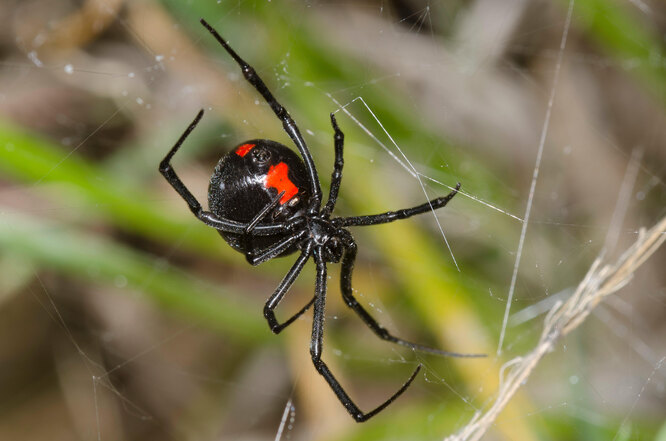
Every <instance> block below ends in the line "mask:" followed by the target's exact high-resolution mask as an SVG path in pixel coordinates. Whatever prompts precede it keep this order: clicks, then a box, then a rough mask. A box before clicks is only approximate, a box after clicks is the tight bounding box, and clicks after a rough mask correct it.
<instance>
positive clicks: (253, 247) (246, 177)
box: [208, 139, 310, 256]
mask: <svg viewBox="0 0 666 441" xmlns="http://www.w3.org/2000/svg"><path fill="white" fill-rule="evenodd" d="M248 144H249V145H254V147H253V148H252V149H251V150H249V151H248V152H247V153H246V154H245V155H243V156H241V155H240V154H238V153H237V152H238V149H239V147H242V146H245V145H248ZM280 163H284V164H286V166H287V169H288V178H289V180H290V181H291V182H292V183H293V184H294V185H295V186H296V188H297V189H298V193H297V194H296V195H294V196H293V197H291V198H290V199H289V200H288V201H287V202H285V203H284V204H280V203H278V204H277V205H276V206H275V208H273V209H272V210H271V211H270V212H269V213H268V215H267V216H266V217H265V218H264V220H262V222H260V223H259V225H266V224H272V223H275V222H284V221H286V220H288V219H290V218H292V217H294V216H300V215H302V214H303V213H304V212H305V209H306V208H307V203H308V202H309V196H310V195H309V191H308V182H307V173H306V171H305V165H304V164H303V161H302V160H301V158H299V157H298V155H297V154H296V153H295V152H294V151H293V150H291V149H289V148H288V147H287V146H285V145H284V144H280V143H279V142H275V141H270V140H267V139H253V140H250V141H247V142H244V143H243V144H240V145H239V146H237V147H236V148H234V149H233V150H232V151H231V152H229V153H227V154H226V155H225V156H223V157H222V159H220V161H219V162H218V163H217V166H216V167H215V170H214V171H213V175H212V176H211V178H210V184H209V186H208V207H209V209H210V211H211V212H213V213H214V214H216V215H217V216H219V217H222V218H226V219H231V220H234V221H237V222H240V223H249V222H250V221H252V220H253V219H254V218H255V216H257V214H259V212H261V210H262V209H263V208H264V207H266V206H267V205H269V204H270V203H271V202H272V201H273V200H274V198H276V197H277V196H278V190H277V189H275V188H273V187H267V186H266V175H267V173H268V170H269V169H270V167H271V166H273V167H274V166H277V165H278V164H280ZM218 232H219V233H220V235H221V236H222V237H223V238H224V240H226V241H227V243H228V244H229V245H231V246H232V247H233V249H235V250H236V251H239V252H241V253H243V254H248V253H251V254H257V253H259V252H260V251H263V250H265V249H267V248H269V247H271V246H273V245H275V244H276V243H278V242H279V241H280V240H282V239H284V238H285V237H286V233H281V234H275V235H270V236H248V235H243V234H235V233H230V232H227V231H223V230H218ZM296 250H297V247H296V246H292V247H290V248H289V249H287V250H285V251H284V252H282V253H281V254H280V256H285V255H288V254H291V253H293V252H294V251H296Z"/></svg>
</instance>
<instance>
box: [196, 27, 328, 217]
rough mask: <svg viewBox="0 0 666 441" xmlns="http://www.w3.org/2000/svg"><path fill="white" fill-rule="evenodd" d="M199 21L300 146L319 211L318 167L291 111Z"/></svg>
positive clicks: (243, 62)
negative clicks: (229, 56) (290, 113)
mask: <svg viewBox="0 0 666 441" xmlns="http://www.w3.org/2000/svg"><path fill="white" fill-rule="evenodd" d="M199 21H200V22H201V24H202V25H203V26H204V27H205V28H206V29H207V30H208V32H210V33H211V34H212V35H213V37H215V39H216V40H217V42H218V43H220V45H221V46H222V47H223V48H224V49H225V50H226V51H227V52H228V53H229V55H231V58H233V59H234V61H235V62H236V63H237V64H238V66H240V68H241V71H242V72H243V76H244V77H245V79H246V80H247V81H248V83H250V84H251V85H252V86H253V87H254V88H255V89H256V90H257V92H259V93H260V94H261V96H263V97H264V100H266V102H267V103H268V105H269V106H271V109H273V112H274V113H275V115H276V116H277V117H278V119H279V120H280V121H282V126H283V127H284V131H285V132H287V135H289V137H290V138H291V140H292V141H293V142H294V144H295V145H296V147H297V148H298V151H299V152H300V153H301V156H302V157H303V161H304V162H305V168H306V169H307V172H308V177H309V180H310V186H311V187H312V188H311V193H312V201H313V202H312V205H311V207H310V210H311V212H313V213H314V212H317V211H319V208H320V205H321V186H320V185H319V177H318V176H317V169H316V168H315V164H314V161H313V160H312V155H311V154H310V151H309V150H308V147H307V145H306V144H305V140H304V139H303V136H302V135H301V132H300V131H299V130H298V126H297V125H296V123H295V122H294V120H293V119H292V118H291V115H289V112H287V109H285V108H284V107H282V105H281V104H280V103H279V102H278V101H277V100H276V99H275V97H274V96H273V94H272V93H271V91H270V90H268V87H266V84H265V83H264V81H263V80H262V79H261V77H259V75H258V74H257V72H256V71H255V70H254V68H253V67H252V66H250V65H249V64H248V63H247V62H246V61H245V60H243V59H242V58H241V57H240V56H238V54H237V53H236V51H234V50H233V49H232V48H231V47H230V46H229V45H228V44H227V42H226V41H225V40H224V39H223V38H222V36H221V35H220V34H219V33H218V32H217V31H216V30H215V29H213V27H212V26H211V25H209V24H208V22H207V21H206V20H204V19H203V18H202V19H200V20H199Z"/></svg>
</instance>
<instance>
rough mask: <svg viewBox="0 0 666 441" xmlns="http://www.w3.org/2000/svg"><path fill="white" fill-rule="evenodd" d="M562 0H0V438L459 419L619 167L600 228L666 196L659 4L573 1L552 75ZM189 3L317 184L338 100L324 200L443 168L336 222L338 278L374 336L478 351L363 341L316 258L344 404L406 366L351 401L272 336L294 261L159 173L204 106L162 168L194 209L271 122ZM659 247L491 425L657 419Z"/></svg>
mask: <svg viewBox="0 0 666 441" xmlns="http://www.w3.org/2000/svg"><path fill="white" fill-rule="evenodd" d="M569 5H570V2H569V1H565V0H551V1H541V0H535V1H531V2H529V1H521V0H515V1H504V2H497V1H493V0H476V1H463V0H451V1H443V0H434V1H424V0H382V1H372V0H368V1H359V2H338V1H318V2H298V1H285V0H273V1H256V0H254V1H243V0H233V1H232V0H220V1H213V0H193V1H189V2H182V1H176V0H162V1H157V0H153V1H150V0H145V1H139V0H125V1H123V0H79V1H74V0H72V1H68V0H57V1H47V0H29V1H19V0H5V1H3V2H2V4H1V5H0V440H42V439H43V440H46V439H48V440H78V439H81V440H93V439H101V440H195V439H196V440H231V439H233V440H255V439H275V437H276V434H277V433H278V427H279V426H280V421H281V418H282V417H283V414H284V412H285V408H286V406H287V404H288V403H289V402H291V403H293V406H294V407H293V411H292V412H291V413H289V417H288V419H287V424H286V427H285V428H284V431H283V432H282V435H281V437H282V438H281V439H292V440H306V439H307V440H397V439H401V440H403V439H404V440H436V439H443V438H444V437H445V436H447V435H449V434H451V433H454V432H456V431H457V430H460V429H461V428H462V427H463V426H464V425H465V423H466V422H467V421H468V420H469V419H470V418H471V417H472V416H473V415H474V414H475V412H477V411H483V410H484V409H485V408H487V406H489V404H490V403H491V402H492V398H493V397H494V393H495V392H496V389H497V385H498V381H499V376H500V368H501V366H502V364H503V363H505V362H506V361H508V360H510V359H511V358H513V357H515V356H518V355H520V354H522V353H525V352H526V351H528V350H529V349H530V348H531V347H532V345H533V344H534V343H535V341H536V340H537V339H538V337H539V335H540V334H539V333H540V329H541V323H542V319H543V316H542V314H543V313H544V312H545V311H546V310H547V309H548V307H549V306H550V305H552V304H554V302H555V301H557V300H561V299H564V298H566V296H567V295H568V294H570V292H571V290H572V289H573V288H574V287H575V286H576V284H577V283H578V281H579V280H580V279H581V278H582V276H583V275H584V274H585V272H586V271H587V268H588V266H589V264H590V263H591V261H592V260H593V259H594V258H595V257H596V255H597V253H599V251H600V250H601V248H602V247H603V245H604V240H605V237H606V233H607V229H608V226H609V224H610V223H611V219H612V218H613V212H614V210H615V208H616V201H617V199H618V194H619V192H620V188H621V185H622V182H623V179H624V176H625V172H626V170H627V168H628V167H631V166H632V164H634V165H635V164H638V166H639V168H638V173H637V176H636V178H635V180H634V181H632V182H630V184H631V192H630V195H631V197H630V198H629V202H628V204H627V205H626V207H624V208H622V209H621V210H620V213H621V214H622V215H623V216H624V223H623V228H622V230H621V234H620V240H619V244H618V247H617V248H616V249H615V250H613V251H615V252H618V251H621V250H622V249H623V248H624V247H625V246H626V245H627V244H629V243H631V242H632V241H633V240H635V238H636V233H637V230H638V228H640V227H642V226H650V225H652V224H653V223H654V222H655V221H656V220H657V219H658V218H659V217H661V216H663V215H664V214H665V213H666V210H665V209H664V207H665V206H666V185H665V184H664V176H665V171H666V166H665V165H666V160H665V159H666V148H665V146H666V113H665V112H664V105H665V104H666V58H665V57H664V40H665V35H666V7H665V6H664V4H663V2H658V1H657V0H653V1H647V0H637V1H631V2H629V1H620V0H576V1H575V3H574V6H573V19H572V21H571V23H570V26H569V32H568V36H567V39H566V47H565V49H564V52H563V54H562V63H561V65H560V66H559V68H558V66H557V63H558V55H559V54H560V52H561V51H560V42H561V39H562V34H563V31H564V29H565V26H567V25H568V23H567V21H566V17H567V8H568V6H569ZM200 17H204V18H206V20H208V21H209V22H210V23H211V24H213V25H214V26H215V27H216V28H217V29H218V30H219V31H220V33H221V34H222V35H223V36H224V37H225V38H226V39H227V40H228V41H229V42H230V44H231V45H232V47H234V48H235V49H236V50H237V52H238V53H239V54H241V56H243V57H244V58H245V59H246V60H247V61H248V62H250V63H251V64H252V65H254V67H255V68H256V69H257V71H258V72H259V73H260V75H261V76H262V77H263V78H264V80H265V82H266V83H267V84H268V86H269V87H270V88H271V90H272V91H273V92H274V94H275V95H276V97H277V98H278V99H279V100H280V101H281V102H282V104H284V105H285V106H286V107H287V109H289V111H290V112H291V114H292V116H293V117H294V119H295V120H296V121H297V123H298V124H299V126H300V128H301V131H302V132H303V134H304V137H305V139H306V141H307V142H308V144H309V146H310V149H311V151H312V154H313V156H314V159H315V162H316V164H317V166H318V170H319V174H320V176H321V178H322V184H323V186H324V189H325V190H324V192H325V193H326V191H327V188H328V182H329V177H330V171H331V169H332V164H333V132H332V129H331V127H330V121H329V117H328V115H329V113H331V112H334V111H338V113H337V115H338V122H339V124H340V127H341V128H342V130H343V131H344V132H345V135H346V144H345V161H346V162H345V169H344V178H343V184H342V188H341V196H340V200H339V204H338V207H337V208H336V212H337V213H338V214H340V215H359V214H373V213H377V212H381V211H386V210H391V209H397V208H403V207H408V206H413V205H417V204H420V203H422V202H423V201H424V200H426V198H433V197H436V196H439V195H442V194H446V193H448V191H449V188H451V187H453V186H454V185H455V184H456V182H461V183H462V193H461V194H460V195H458V196H457V197H456V198H455V199H454V200H453V201H452V202H451V204H450V205H448V206H447V207H446V208H445V209H442V210H439V211H438V212H436V213H434V214H427V215H423V216H420V217H419V218H413V219H410V220H407V221H402V222H398V223H394V224H390V225H384V226H377V227H371V228H356V229H354V230H353V231H352V233H353V234H354V236H355V238H356V239H357V241H358V243H359V247H360V250H359V260H358V262H357V267H356V269H355V272H354V287H355V289H356V295H357V296H358V298H359V300H360V301H361V302H362V303H363V304H364V305H366V307H367V308H369V310H370V311H372V313H373V315H375V317H376V318H377V319H378V320H379V321H380V322H381V323H382V324H384V325H385V326H386V327H387V328H389V329H390V330H391V331H393V332H395V333H396V334H398V335H400V336H403V337H405V338H407V339H410V340H416V341H419V342H423V343H425V344H429V345H433V346H436V347H440V348H445V349H447V350H451V351H457V352H466V353H479V352H482V353H486V354H488V355H489V356H488V358H486V359H443V358H440V357H435V356H432V355H428V354H420V353H413V352H411V351H408V350H405V349H404V348H398V347H394V346H393V345H390V344H388V343H385V342H382V341H380V340H379V339H377V338H376V337H375V336H374V335H373V334H372V333H371V332H370V331H369V330H368V329H367V328H366V327H365V326H364V325H363V324H362V322H361V321H360V320H359V319H358V318H357V316H356V315H354V314H353V312H351V311H349V310H347V309H346V307H345V306H344V305H343V303H342V302H341V301H340V298H339V297H340V296H339V290H338V275H339V272H338V269H337V267H336V265H330V270H329V275H330V278H329V295H328V299H329V300H328V305H327V308H328V310H327V328H326V340H325V359H326V361H327V363H329V365H330V366H331V368H332V369H333V370H334V371H335V374H336V376H338V378H339V379H340V381H341V382H342V383H343V384H344V385H345V387H346V388H347V389H348V390H349V391H350V393H351V395H352V396H353V398H354V400H355V401H356V402H357V403H358V404H359V405H360V406H361V407H362V408H363V409H366V410H369V409H371V408H373V407H374V406H376V405H377V404H378V403H380V402H381V401H383V400H384V399H385V398H386V397H388V396H389V395H390V394H391V393H393V391H394V390H396V389H397V388H398V387H399V385H400V384H401V383H402V382H403V381H404V380H405V379H406V377H407V376H408V375H409V372H411V370H412V369H413V368H414V366H415V365H416V364H417V363H419V362H421V363H423V364H424V366H425V369H424V370H423V371H422V374H420V375H419V377H418V378H417V380H416V381H415V382H414V384H413V386H412V387H411V388H410V389H409V390H408V391H407V392H406V393H405V395H404V396H402V397H401V398H400V399H399V400H397V401H396V402H395V403H394V404H392V405H391V406H390V407H389V408H387V409H386V410H385V411H384V412H382V413H381V414H379V415H378V416H377V417H375V418H373V419H372V420H370V421H369V422H367V423H364V424H356V423H354V422H353V420H352V419H351V418H350V417H349V416H348V415H347V413H346V411H345V410H344V409H343V408H342V406H341V405H340V403H339V402H338V401H337V399H336V398H335V397H334V395H333V393H332V392H331V390H330V389H329V388H328V386H327V385H326V383H325V382H324V380H323V379H322V378H321V377H320V376H319V375H318V374H317V373H316V371H315V369H314V367H313V366H312V362H311V360H310V357H309V350H308V344H309V335H310V325H311V320H310V318H311V315H310V314H306V315H305V316H304V317H303V318H302V319H301V320H298V321H297V322H295V323H294V324H293V325H292V326H290V327H289V328H288V329H287V330H286V331H284V332H283V333H282V334H280V335H279V336H275V335H273V334H271V333H270V331H269V329H268V326H267V325H266V323H265V320H264V319H263V316H262V308H263V303H264V302H265V300H266V298H267V297H268V295H269V294H270V293H271V292H272V291H273V290H274V289H275V287H276V285H277V284H278V282H279V280H280V278H281V276H282V275H283V274H284V273H285V272H286V271H287V269H288V268H289V267H290V265H291V263H292V262H293V260H294V257H288V258H284V259H278V260H276V261H272V262H268V263H266V264H263V265H261V266H260V267H250V266H249V265H248V264H247V263H246V262H245V259H244V257H243V256H242V255H240V254H238V253H236V252H234V251H232V250H231V248H230V247H228V246H227V245H226V244H225V243H224V241H223V240H222V239H221V238H220V237H219V236H218V234H217V233H216V232H215V231H214V230H212V229H210V228H207V227H205V226H204V225H203V224H201V223H200V222H198V221H197V220H196V219H195V218H194V217H193V216H192V215H191V213H190V212H189V210H188V209H187V207H186V205H185V203H184V202H183V201H182V199H180V197H179V196H178V195H177V194H176V193H175V192H174V191H173V189H172V188H170V187H169V186H168V184H167V183H166V182H165V181H164V179H163V178H162V177H161V175H159V173H158V172H157V165H158V163H159V161H160V160H161V159H162V157H163V156H164V155H165V154H166V152H167V151H168V150H169V148H170V147H171V146H172V145H173V143H174V142H175V141H176V140H177V139H178V137H179V136H180V134H181V133H182V131H183V130H184V129H185V128H186V127H187V125H188V124H189V123H190V121H191V120H192V119H193V118H194V116H195V115H196V113H197V111H198V110H199V109H200V108H204V109H206V110H207V112H206V115H205V117H204V120H203V122H202V123H201V124H200V126H199V127H198V128H197V130H196V131H195V132H194V133H193V134H192V135H191V136H190V138H189V139H188V140H187V142H186V144H185V145H184V146H183V148H182V149H181V151H180V152H179V153H178V156H177V157H176V159H175V161H174V166H175V168H176V170H177V172H178V173H179V175H180V176H181V177H182V179H183V180H184V181H185V182H186V184H187V186H188V187H189V188H190V189H191V190H192V191H193V193H194V194H195V195H196V196H197V197H198V198H199V200H200V201H202V202H203V201H205V200H206V190H207V185H208V179H209V176H210V173H211V171H212V168H213V166H214V164H215V163H216V161H217V160H218V159H219V157H220V156H221V155H223V154H224V153H225V152H227V151H229V150H230V149H231V148H232V147H233V146H235V145H237V144H239V143H240V142H242V141H243V140H246V139H250V138H268V139H274V140H277V141H281V142H283V143H285V144H287V145H291V143H290V142H289V139H288V138H287V136H286V135H285V134H284V132H282V128H281V124H280V123H279V121H278V120H277V119H276V118H275V116H274V115H273V114H272V112H271V111H270V109H269V108H268V107H267V106H266V104H265V103H264V102H263V101H261V99H260V97H259V96H258V94H257V93H256V92H255V91H254V90H253V89H251V88H250V87H249V86H248V85H247V84H246V83H245V82H244V81H243V80H242V77H241V76H240V75H239V71H238V68H237V66H236V65H235V64H233V62H232V61H231V60H230V59H229V57H228V56H227V55H226V53H225V52H224V51H223V50H222V49H221V48H220V47H219V46H218V45H217V43H216V42H215V41H214V40H213V39H212V38H211V36H210V35H209V34H207V32H206V31H205V30H204V29H203V28H202V27H201V26H200V25H199V23H198V20H199V18H200ZM556 73H558V75H557V86H556V88H555V89H553V87H554V84H555V75H556ZM553 91H554V92H555V95H554V96H555V101H554V103H553V107H552V114H551V117H550V119H549V120H548V123H549V125H548V132H547V137H546V139H545V144H544V154H543V160H542V163H541V167H540V171H539V172H540V173H539V180H538V183H537V186H536V191H535V194H534V202H533V206H532V210H531V217H530V222H529V224H528V225H529V226H528V228H527V235H526V238H525V242H524V248H523V250H522V259H521V263H520V268H519V272H518V277H517V283H516V288H515V295H514V301H513V303H512V305H511V315H510V320H509V323H508V327H507V329H506V337H505V339H504V344H503V346H502V351H501V354H500V355H497V346H498V340H499V335H500V332H501V329H502V320H503V315H504V310H505V305H506V299H507V296H508V294H509V286H510V283H511V278H512V272H513V268H514V264H515V261H516V251H517V248H518V243H519V238H520V233H521V228H522V219H523V218H524V216H525V210H526V204H527V200H528V194H529V189H530V183H531V180H532V176H533V173H534V164H535V160H536V155H537V149H538V146H539V142H540V138H541V135H542V133H543V128H544V120H545V118H546V112H547V108H548V102H549V98H550V96H551V93H552V92H553ZM359 97H360V98H362V99H357V98H359ZM343 106H344V110H341V107H343ZM632 158H634V159H632ZM405 164H409V166H407V167H405V166H404V165H405ZM410 167H413V169H410ZM417 178H418V179H417ZM440 226H441V229H440ZM444 236H445V238H444ZM665 257H666V255H665V254H664V252H663V250H661V251H660V252H659V253H658V254H657V255H655V256H654V257H653V259H652V260H651V261H650V262H648V264H647V265H646V266H645V267H644V268H642V269H641V270H640V272H639V273H638V274H637V275H636V278H635V280H634V281H633V282H632V284H631V285H630V286H629V287H627V288H625V289H624V290H623V291H622V292H621V293H620V294H619V295H617V296H615V297H613V298H612V299H609V301H608V302H606V303H605V304H603V305H602V306H601V307H600V308H599V309H598V310H597V311H596V312H595V314H594V315H593V316H592V317H591V318H590V319H589V320H588V323H586V324H585V325H583V326H582V327H581V328H580V329H578V330H577V331H576V332H575V333H574V334H573V335H571V336H569V337H567V339H566V340H564V341H562V344H561V345H560V348H559V349H560V350H559V351H557V352H556V353H553V354H550V355H549V356H547V357H546V358H545V360H544V362H543V363H542V365H541V366H540V367H539V368H538V369H537V370H536V371H535V372H534V374H533V375H532V378H531V379H530V382H529V383H528V384H527V385H526V386H525V387H524V388H523V389H522V390H521V391H520V393H519V394H518V395H517V396H516V397H515V398H514V400H513V401H512V403H511V404H510V406H509V407H508V408H507V409H506V410H505V411H504V412H503V413H502V414H501V416H500V418H499V419H498V421H497V424H496V425H495V426H494V427H493V429H492V430H491V431H490V432H489V434H488V435H487V436H486V439H498V440H499V439H506V440H535V439H539V440H541V439H543V440H551V439H557V440H581V439H584V440H596V439H599V440H606V439H618V440H625V439H626V440H629V439H631V440H652V439H659V440H664V439H666V438H664V437H665V436H666V435H664V429H663V428H662V430H661V432H659V429H660V426H662V425H663V424H664V421H665V417H664V415H666V392H665V391H666V367H664V357H666V339H664V338H663V336H664V335H666V320H665V318H666V278H665V277H664V272H663V267H664V260H665ZM313 277H314V272H313V270H312V268H311V267H310V266H308V267H307V268H306V270H305V271H304V272H303V274H302V275H301V277H300V278H299V280H298V282H297V283H296V285H295V286H294V287H293V289H292V290H291V292H290V294H289V296H288V297H287V299H286V300H285V301H284V304H283V305H281V306H280V308H279V309H278V314H279V316H280V317H286V316H287V314H288V312H289V311H293V310H296V309H297V308H300V306H301V305H302V304H303V303H304V302H306V301H307V300H308V299H309V298H310V296H311V295H312V291H313V287H314V280H313ZM659 433H661V434H659Z"/></svg>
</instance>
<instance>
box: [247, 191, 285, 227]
mask: <svg viewBox="0 0 666 441" xmlns="http://www.w3.org/2000/svg"><path fill="white" fill-rule="evenodd" d="M284 194H285V191H284V190H283V191H281V192H280V193H278V195H277V196H275V197H274V198H273V200H272V201H271V202H269V203H268V204H267V205H266V206H265V207H264V208H262V209H261V211H260V212H259V213H257V215H256V216H255V217H254V218H253V219H252V220H251V221H250V223H249V224H247V227H246V228H245V234H250V233H251V232H252V230H254V229H255V227H256V226H257V225H258V224H259V222H261V221H262V220H264V218H265V217H266V216H267V215H268V213H270V212H271V210H272V209H273V208H275V207H276V206H277V204H278V203H279V202H280V199H281V198H282V196H284Z"/></svg>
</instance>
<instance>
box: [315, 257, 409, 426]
mask: <svg viewBox="0 0 666 441" xmlns="http://www.w3.org/2000/svg"><path fill="white" fill-rule="evenodd" d="M314 259H315V263H316V265H317V280H316V283H315V299H314V319H313V323H312V340H310V355H311V356H312V362H313V363H314V365H315V368H316V369H317V372H319V374H320V375H321V376H323V377H324V379H325V380H326V381H327V382H328V384H329V386H330V387H331V389H333V392H334V393H335V395H336V396H337V397H338V400H340V402H341V403H342V405H343V406H344V407H345V409H347V412H349V414H350V415H351V416H352V418H354V419H355V420H356V421H357V422H359V423H360V422H363V421H366V420H368V419H370V418H372V417H373V416H375V415H376V414H377V413H379V412H381V411H382V410H383V409H384V408H385V407H386V406H388V405H389V404H391V403H392V402H393V401H394V400H395V399H396V398H398V397H399V396H400V395H402V393H403V392H404V391H405V390H407V388H408V387H409V385H410V384H411V383H412V381H414V378H416V374H418V373H419V370H421V365H420V364H419V365H418V366H417V367H416V369H415V370H414V372H413V373H412V375H411V376H410V377H409V378H408V379H407V381H406V382H405V383H404V384H403V385H402V386H401V387H400V389H398V391H397V392H395V393H394V394H393V395H391V397H390V398H389V399H388V400H386V401H384V402H383V403H382V404H380V405H379V406H378V407H376V408H375V409H374V410H372V411H370V412H368V413H363V412H362V411H361V410H360V409H359V408H358V406H357V405H356V404H354V402H353V401H352V400H351V398H349V395H347V392H345V390H344V389H343V388H342V386H341V385H340V383H338V380H336V379H335V377H334V376H333V374H332V373H331V371H330V370H329V369H328V366H326V363H324V361H323V360H322V359H321V354H322V349H323V339H324V309H325V306H326V262H325V260H324V257H323V250H322V249H321V248H320V247H318V248H315V250H314Z"/></svg>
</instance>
